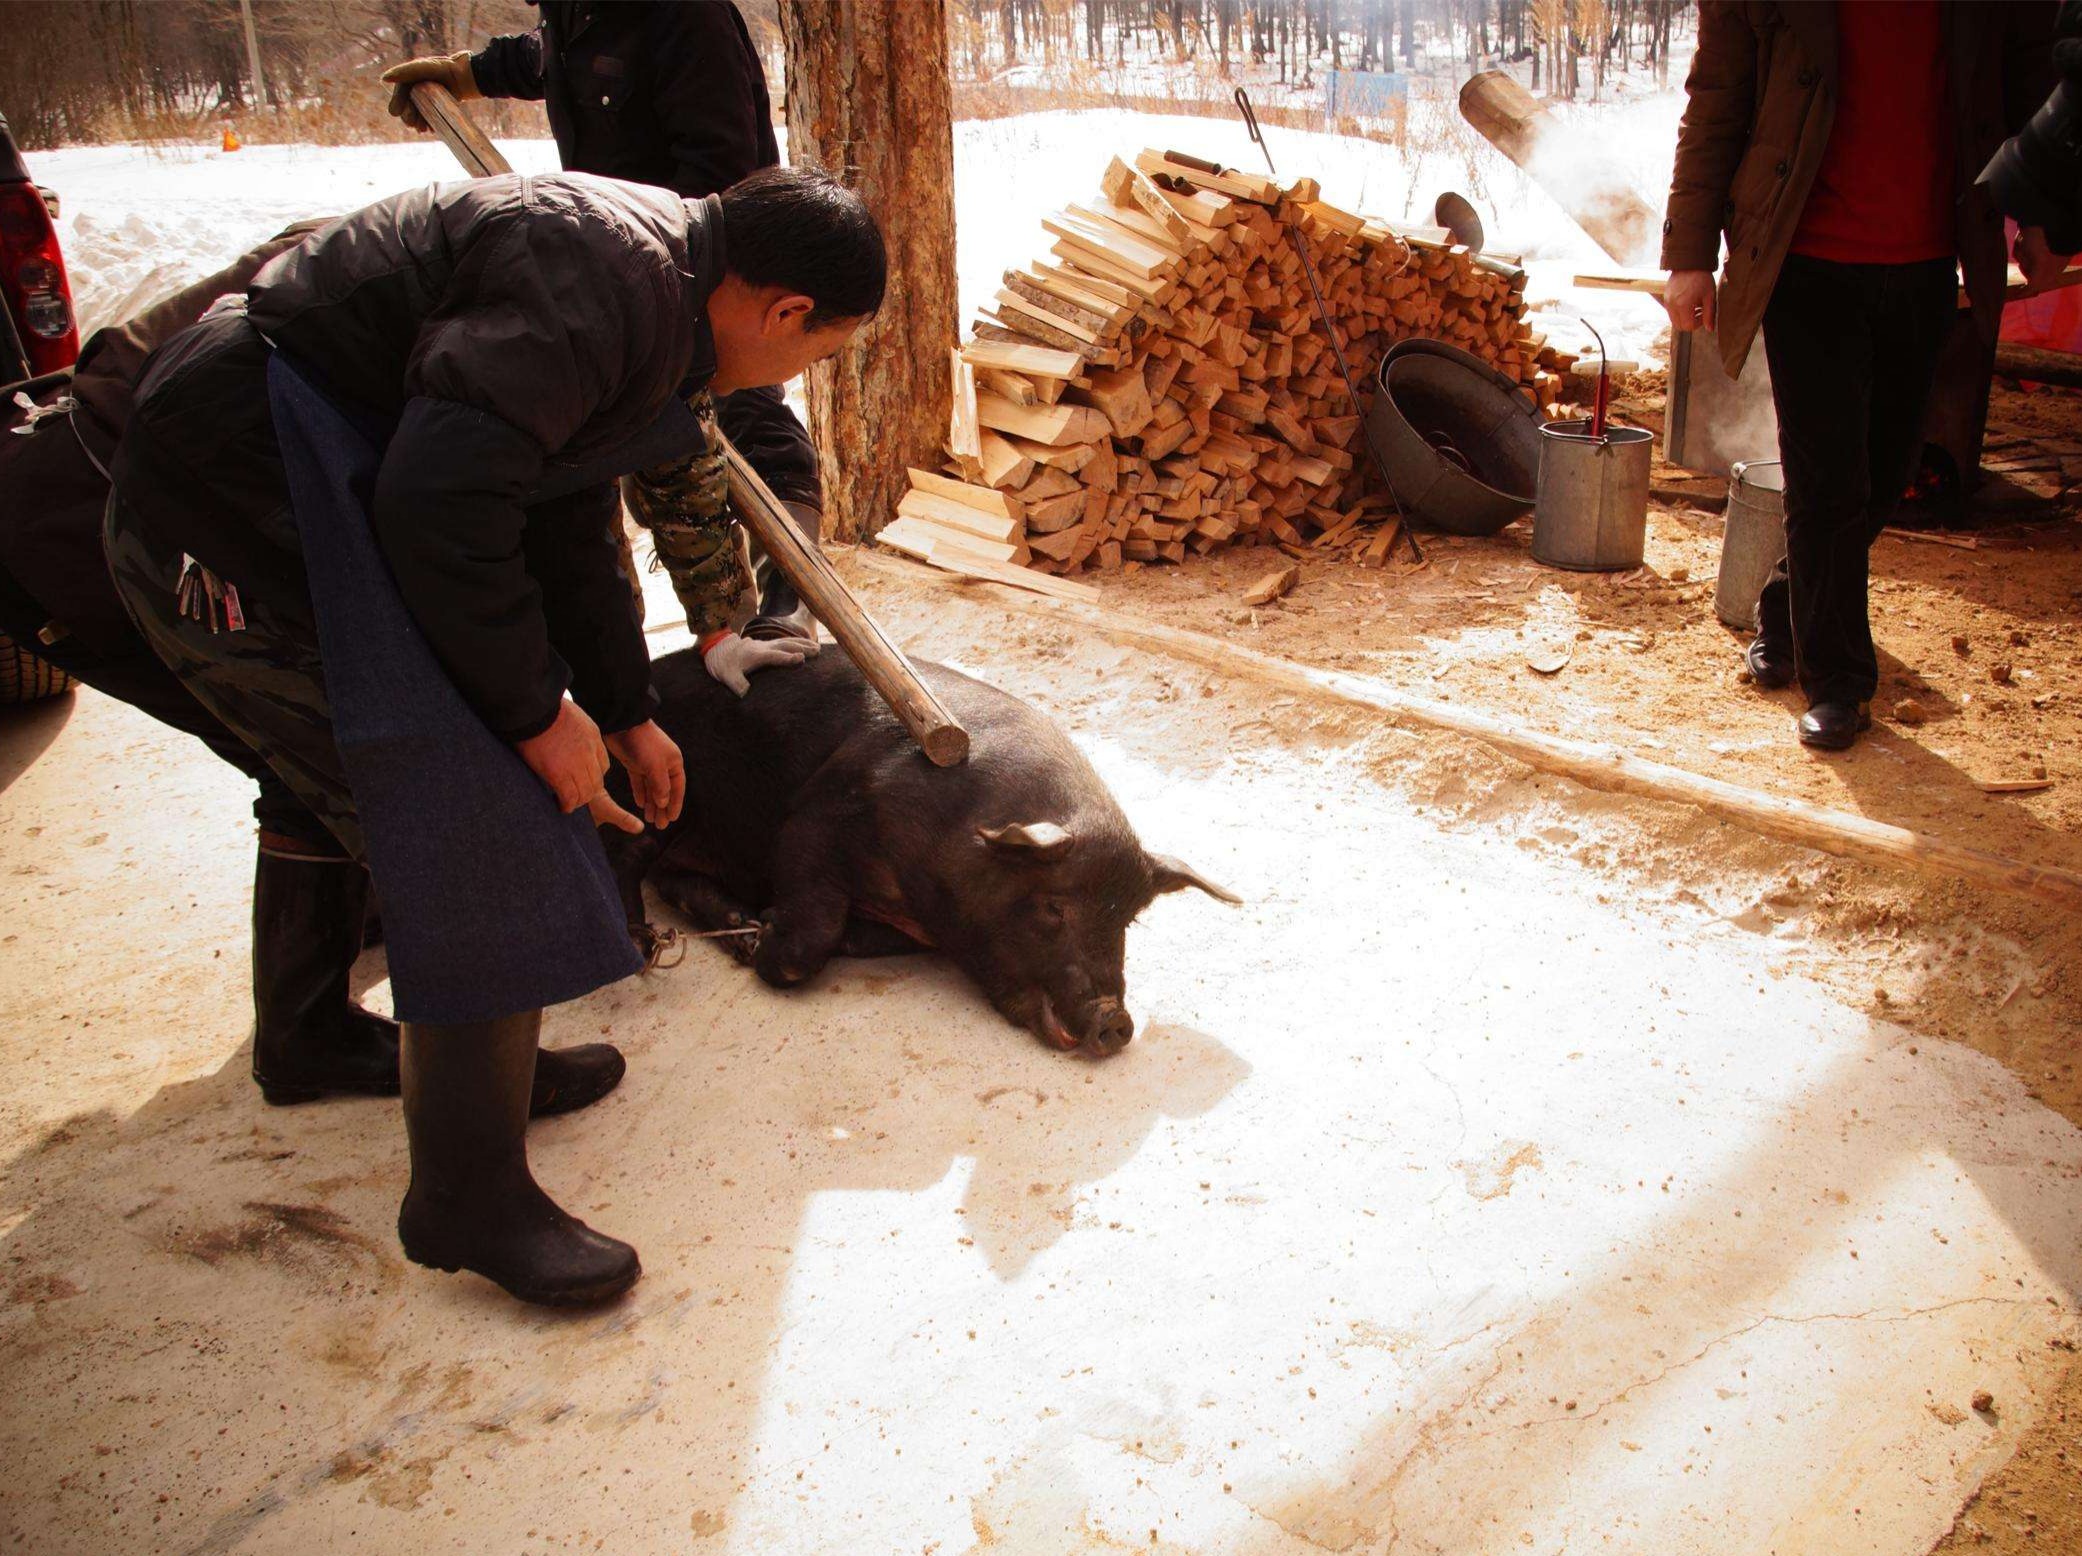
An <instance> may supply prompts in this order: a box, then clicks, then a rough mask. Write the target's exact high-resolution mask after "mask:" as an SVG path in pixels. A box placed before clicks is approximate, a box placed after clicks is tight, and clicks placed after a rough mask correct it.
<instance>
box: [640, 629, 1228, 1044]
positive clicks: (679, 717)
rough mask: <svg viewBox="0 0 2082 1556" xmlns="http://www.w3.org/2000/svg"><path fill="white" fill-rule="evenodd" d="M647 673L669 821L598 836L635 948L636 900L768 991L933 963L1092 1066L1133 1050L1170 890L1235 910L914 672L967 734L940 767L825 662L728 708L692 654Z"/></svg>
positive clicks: (984, 714)
mask: <svg viewBox="0 0 2082 1556" xmlns="http://www.w3.org/2000/svg"><path fill="white" fill-rule="evenodd" d="M651 668H652V676H653V680H654V681H655V684H656V685H657V688H658V693H659V696H660V697H661V699H662V701H663V706H662V707H660V708H659V710H658V723H659V724H660V725H661V726H662V727H663V728H664V730H665V732H666V733H667V734H669V735H671V736H672V738H673V739H674V740H676V741H678V742H679V745H680V749H681V750H682V751H683V752H684V753H685V754H686V761H687V803H686V808H685V810H684V811H683V812H682V813H681V817H680V820H679V821H678V822H677V823H676V824H674V825H673V826H672V827H670V828H667V829H665V830H663V831H646V832H645V833H643V834H642V835H641V836H640V837H630V836H627V835H625V834H623V833H620V832H615V831H611V830H603V832H602V834H601V836H602V838H603V840H604V841H605V842H606V844H607V849H608V856H609V858H610V859H611V860H612V861H613V863H614V867H615V873H616V876H617V879H618V880H619V882H620V885H621V890H622V901H623V903H624V905H625V906H626V907H627V909H628V912H629V924H630V932H631V933H632V934H633V935H635V936H636V938H637V942H638V944H639V945H640V946H642V947H644V948H645V949H646V950H650V949H652V948H654V947H655V946H656V944H657V941H658V936H657V934H656V932H655V931H653V930H652V929H651V928H650V926H649V925H648V924H647V923H646V922H645V916H644V906H643V885H644V883H645V882H646V881H648V882H649V883H650V884H651V885H652V886H653V887H654V888H656V890H657V892H658V895H659V896H660V897H662V898H663V899H664V900H665V901H666V902H668V903H670V904H671V905H672V906H673V907H675V908H677V909H679V910H680V911H681V912H682V913H685V914H686V915H687V916H688V917H689V918H690V919H692V920H693V921H694V924H695V926H696V927H697V928H698V929H701V930H719V929H735V928H739V927H745V926H753V927H755V931H756V932H755V933H753V934H747V935H743V936H733V937H727V938H723V939H721V940H720V941H719V942H718V943H719V944H721V945H723V946H724V947H726V948H728V949H731V950H732V951H734V952H735V953H736V954H737V955H738V956H739V957H740V958H741V959H742V960H745V961H748V962H749V963H750V964H751V966H752V967H753V968H755V969H756V970H757V971H758V973H759V976H760V977H762V978H764V979H765V980H766V981H767V982H768V983H770V984H773V985H774V986H775V987H777V988H787V987H791V986H793V985H795V984H799V983H802V982H804V981H805V980H807V979H809V978H813V977H815V976H816V975H817V973H818V972H819V971H820V970H821V969H822V968H823V966H824V964H825V963H826V962H827V961H829V960H830V959H831V958H832V957H834V956H894V955H902V954H905V953H908V952H913V951H917V950H920V949H924V948H932V949H937V950H939V951H941V952H944V953H945V954H946V955H947V956H948V957H950V958H952V959H953V960H954V962H955V963H956V964H958V965H959V966H960V967H961V968H962V969H963V971H965V972H967V973H968V975H969V976H970V977H971V978H973V979H975V980H976V982H977V984H978V985H980V986H981V987H982V989H983V992H984V993H985V994H987V995H988V996H989V997H990V1001H991V1003H992V1004H993V1005H995V1006H997V1008H998V1009H999V1011H1001V1012H1002V1013H1003V1014H1004V1016H1005V1017H1006V1019H1008V1020H1010V1021H1012V1022H1013V1023H1015V1024H1016V1025H1019V1026H1023V1027H1026V1028H1028V1029H1029V1030H1031V1031H1033V1032H1035V1033H1037V1034H1039V1035H1040V1036H1041V1037H1042V1038H1043V1039H1044V1040H1045V1041H1047V1042H1049V1043H1052V1044H1054V1045H1055V1046H1056V1047H1058V1048H1063V1049H1073V1048H1082V1049H1083V1050H1084V1051H1085V1052H1086V1053H1089V1054H1110V1053H1113V1052H1115V1051H1116V1050H1118V1049H1119V1048H1120V1047H1121V1046H1122V1045H1123V1044H1125V1043H1126V1042H1127V1041H1128V1040H1129V1038H1131V1037H1133V1036H1134V1035H1135V1023H1134V1019H1133V1018H1132V1017H1131V1016H1130V1015H1129V1014H1128V1012H1127V1009H1126V1007H1125V1005H1124V1004H1123V1001H1124V999H1125V997H1126V986H1125V982H1124V979H1123V973H1122V961H1123V958H1124V956H1125V954H1126V951H1127V938H1128V925H1129V924H1130V923H1132V922H1133V921H1134V919H1135V917H1136V915H1137V914H1139V913H1141V911H1142V910H1143V909H1144V908H1146V907H1148V906H1149V904H1150V902H1151V901H1152V900H1153V899H1155V898H1156V897H1158V896H1160V895H1161V894H1163V893H1165V892H1172V891H1180V890H1183V889H1184V888H1186V887H1188V886H1192V887H1197V888H1199V889H1200V890H1201V891H1204V892H1206V893H1207V894H1208V895H1209V896H1211V897H1216V898H1219V899H1220V900H1221V901H1223V902H1230V903H1233V902H1236V901H1238V900H1239V899H1238V898H1236V897H1235V896H1233V895H1231V894H1230V893H1229V892H1227V891H1224V890H1223V889H1222V888H1221V887H1219V886H1217V885H1215V884H1214V883H1213V882H1211V881H1209V880H1207V879H1206V878H1205V877H1203V876H1202V875H1200V874H1199V873H1198V872H1197V871H1195V870H1193V869H1191V868H1190V867H1189V866H1187V865H1184V864H1181V863H1180V862H1179V861H1177V860H1175V859H1168V858H1165V857H1164V856H1163V855H1161V854H1151V853H1148V852H1146V851H1145V850H1144V849H1143V847H1142V844H1141V843H1140V842H1139V841H1137V839H1136V837H1135V829H1134V828H1133V827H1132V826H1130V825H1129V824H1128V818H1127V817H1126V816H1125V815H1123V814H1122V813H1121V808H1120V806H1119V805H1118V804H1116V803H1115V802H1114V798H1113V796H1112V794H1111V793H1109V792H1108V791H1107V788H1106V785H1105V784H1104V783H1103V782H1101V781H1100V778H1099V775H1098V774H1097V773H1096V772H1094V771H1093V770H1092V766H1091V764H1090V763H1089V762H1087V761H1086V760H1085V759H1084V757H1083V756H1082V755H1081V754H1079V752H1078V750H1077V748H1076V747H1075V746H1073V745H1071V744H1070V742H1069V741H1068V740H1067V739H1065V738H1064V737H1063V735H1062V733H1061V732H1060V731H1059V730H1057V729H1056V728H1055V726H1054V725H1052V724H1050V723H1049V722H1048V720H1046V719H1045V718H1043V717H1042V716H1041V715H1040V714H1038V713H1036V712H1035V711H1034V710H1033V709H1032V708H1030V707H1028V706H1027V705H1026V704H1025V703H1023V702H1021V701H1019V700H1018V699H1017V698H1016V697H1011V696H1008V695H1006V694H1005V693H1004V692H1001V691H998V690H997V689H995V688H994V687H990V686H985V685H984V684H983V683H982V682H980V681H974V680H971V679H970V678H969V677H968V676H965V675H962V674H961V673H959V672H958V671H955V670H950V669H948V668H947V667H946V666H944V665H936V664H930V663H926V662H924V661H918V662H916V668H917V670H918V672H919V674H920V675H921V676H922V677H923V678H924V680H925V682H926V684H927V685H929V686H931V687H932V689H933V691H934V692H935V693H936V694H937V695H938V696H939V697H940V699H941V700H942V701H943V702H944V703H946V705H947V706H948V708H949V709H951V710H952V711H953V713H954V716H955V717H956V718H957V719H959V720H960V721H961V722H962V724H963V725H964V726H965V727H966V728H967V729H968V731H969V738H970V748H969V760H968V761H967V762H966V763H965V764H963V765H962V766H959V767H951V768H935V767H933V766H932V765H931V764H930V763H928V762H927V761H926V759H925V757H924V755H923V754H922V753H920V751H919V750H918V748H917V746H915V745H914V744H913V743H912V741H911V738H910V736H909V735H908V734H906V733H905V731H904V727H903V725H902V724H901V723H899V722H898V721H897V718H896V716H895V715H894V714H892V713H891V712H890V711H889V709H888V708H887V707H886V706H885V705H884V704H883V702H882V700H881V699H880V698H879V697H878V696H876V694H875V692H874V689H873V688H872V687H870V686H869V685H868V683H867V681H866V679H865V678H864V677H863V676H862V675H861V673H860V671H859V670H858V669H857V668H856V667H855V666H854V665H853V663H852V662H851V661H850V660H848V659H847V658H846V656H845V655H844V654H843V653H841V652H839V651H838V650H837V649H833V648H827V649H826V650H825V652H824V653H822V654H821V655H819V656H818V657H817V658H815V659H813V660H811V661H809V662H808V663H806V664H804V665H802V666H800V667H799V668H791V669H784V670H774V671H769V672H767V673H766V674H764V675H760V676H757V677H754V678H753V681H752V690H751V693H750V695H748V696H746V697H743V698H739V697H736V696H733V695H732V694H731V693H730V691H729V690H728V689H727V688H725V687H724V686H722V685H721V684H719V683H718V682H717V681H716V680H715V679H714V678H713V677H711V676H710V675H709V673H708V671H707V670H706V669H705V668H703V666H702V663H701V660H700V657H699V656H698V655H697V654H695V653H694V652H693V651H692V650H686V651H683V652H680V653H676V654H669V655H667V656H665V657H664V658H662V659H660V660H658V661H657V662H656V663H655V664H654V665H653V666H652V667H651ZM621 798H622V799H623V800H624V802H625V803H626V799H627V796H626V792H624V793H623V794H622V795H621Z"/></svg>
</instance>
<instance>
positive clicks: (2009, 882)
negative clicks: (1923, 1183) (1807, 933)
mask: <svg viewBox="0 0 2082 1556" xmlns="http://www.w3.org/2000/svg"><path fill="white" fill-rule="evenodd" d="M859 560H860V562H861V563H862V564H863V565H865V566H867V567H869V568H871V569H872V570H874V571H877V572H883V573H886V574H888V575H890V576H892V577H901V578H903V579H905V580H906V581H908V582H913V583H917V582H924V581H927V580H930V581H932V582H933V583H935V584H937V585H939V586H940V587H942V588H947V587H957V586H956V585H953V584H952V583H951V581H950V580H949V579H948V576H947V575H946V574H945V573H939V572H934V571H932V570H930V569H927V568H922V567H918V566H916V565H915V564H912V563H909V562H902V561H899V560H897V559H896V558H894V557H882V556H877V555H873V554H871V553H868V552H862V553H861V554H860V558H859ZM958 587H962V588H985V589H989V590H990V591H992V592H991V598H992V600H993V602H994V603H996V604H999V605H1002V606H1004V607H1005V608H1007V609H1008V610H1020V611H1026V612H1028V613H1030V614H1033V615H1042V616H1056V617H1062V618H1067V619H1069V620H1072V621H1075V622H1077V623H1079V624H1080V625H1081V626H1084V627H1086V628H1088V629H1090V630H1092V631H1094V632H1099V633H1103V634H1104V635H1106V636H1107V637H1112V638H1118V639H1120V640H1122V641H1124V642H1128V643H1133V644H1136V645H1138V646H1141V647H1144V648H1151V649H1155V650H1157V651H1159V652H1161V653H1167V654H1173V655H1176V656H1178V657H1179V658H1182V659H1190V660H1193V661H1194V662H1196V663H1198V664H1203V665H1206V666H1208V667H1209V668H1211V669H1216V670H1224V671H1227V672H1229V673H1230V674H1234V675H1247V676H1250V677H1251V678H1252V679H1253V680H1258V681H1263V682H1265V683H1266V684H1268V685H1272V686H1278V687H1281V688H1283V689H1285V690H1287V691H1291V692H1296V693H1300V694H1303V695H1308V696H1316V697H1333V698H1336V699H1337V700H1338V701H1340V702H1349V703H1354V704H1357V705H1358V706H1360V707H1363V708H1372V709H1374V710H1375V711H1376V712H1380V713H1386V714H1390V715H1392V716H1394V717H1395V718H1398V719H1408V720H1409V721H1410V722H1412V723H1415V724H1425V725H1429V726H1431V727H1432V728H1434V729H1444V730H1450V731H1452V732H1453V733H1455V734H1459V735H1467V736H1470V737H1472V738H1473V739H1476V740H1479V741H1481V742H1482V743H1483V744H1484V745H1487V746H1490V747H1492V748H1493V749H1495V750H1497V751H1501V752H1503V753H1504V754H1505V755H1506V756H1510V757H1514V758H1516V759H1517V760H1518V761H1521V762H1524V763H1525V764H1526V765H1527V766H1529V767H1536V768H1538V769H1540V770H1541V771H1542V772H1550V773H1559V774H1561V775H1562V776H1563V777H1566V778H1573V779H1575V780H1576V782H1578V783H1580V784H1583V785H1584V786H1585V787H1587V788H1592V789H1603V790H1608V791H1612V792H1616V793H1621V794H1635V795H1640V796H1642V797H1643V798H1645V799H1654V800H1671V801H1675V802H1676V803H1678V804H1681V805H1696V806H1698V807H1699V808H1700V809H1701V810H1705V811H1708V812H1710V813H1712V814H1714V815H1717V816H1723V817H1726V818H1727V819H1729V820H1731V821H1735V822H1738V823H1740V824H1741V825H1743V826H1746V827H1748V828H1750V829H1751V830H1752V831H1755V832H1761V833H1763V834H1765V835H1766V836H1767V837H1775V838H1780V839H1783V840H1784V841H1786V842H1789V843H1797V844H1799V845H1800V846H1801V847H1803V848H1813V849H1818V850H1820V851H1821V852H1823V853H1825V854H1835V855H1837V856H1838V857H1840V858H1845V859H1857V860H1861V861H1863V862H1865V863H1867V864H1880V865H1892V866H1895V867H1897V868H1902V869H1910V870H1920V871H1924V872H1926V873H1931V874H1938V875H1952V876H1957V877H1959V878H1960V879H1962V880H1966V881H1971V882H1973V883H1974V884H1975V885H1977V886H1985V887H1988V888H1990V889H1992V890H1995V891H1999V892H2004V893H2007V894H2008V895H2010V896H2013V897H2024V898H2028V899H2030V900H2031V901H2034V902H2038V903H2042V904H2044V905H2046V906H2048V907H2053V908H2058V909H2061V910H2062V911H2064V912H2068V913H2076V914H2082V873H2078V872H2076V871H2073V870H2066V869H2062V868H2061V867H2059V866H2058V865H2039V864H2031V863H2029V862H2027V861H2024V860H2018V859H2009V858H2005V857H2004V856H2003V855H2001V854H1991V853H1988V852H1986V851H1985V850H1983V849H1978V848H1969V847H1967V846H1966V845H1964V844H1962V843H1953V842H1948V841H1946V840H1945V839H1944V838H1940V837H1933V836H1931V835H1930V834H1929V833H1927V832H1912V831H1910V830H1909V829H1908V828H1906V827H1897V826H1890V825H1889V824H1887V823H1886V822H1883V821H1873V820H1870V819H1868V818H1867V817H1864V816H1857V815H1853V814H1851V813H1850V812H1849V811H1841V810H1829V809H1826V808H1824V807H1822V806H1819V805H1810V804H1808V803H1806V802H1805V801H1803V800H1792V799H1785V798H1782V797H1780V796H1778V795H1775V794H1765V793H1762V792H1760V791H1758V790H1755V789H1745V788H1742V787H1740V786H1739V785H1737V784H1732V783H1724V782H1722V781H1721V780H1720V779H1718V778H1707V777H1704V776H1702V775H1700V774H1698V773H1689V772H1686V771H1684V770H1683V769H1682V768H1678V767H1669V766H1665V765H1664V764H1663V763H1661V762H1645V761H1643V760H1641V759H1640V758H1639V757H1635V756H1629V755H1627V754H1626V753H1625V752H1624V751H1619V750H1616V749H1615V748H1613V747H1611V746H1600V745H1593V744H1591V743H1590V742H1588V741H1582V740H1570V739H1568V738H1567V737H1565V736H1562V735H1549V734H1543V733H1541V732H1540V731H1537V730H1529V729H1526V728H1524V727H1522V726H1520V725H1518V724H1514V723H1512V722H1511V721H1510V720H1508V719H1501V718H1496V717H1494V716H1492V715H1490V714H1486V713H1477V712H1475V711H1474V710H1473V709H1470V708H1460V707H1455V706H1454V705H1453V704H1451V703H1445V702H1433V701H1430V700H1428V699H1426V698H1422V697H1413V696H1411V695H1409V694H1408V693H1406V692H1399V691H1396V690H1395V689H1394V688H1393V687H1389V686H1383V685H1382V684H1380V683H1379V682H1378V681H1369V680H1366V679H1364V678H1362V677H1360V676H1354V675H1346V674H1343V673H1341V672H1339V671H1336V670H1318V669H1315V668H1314V667H1312V666H1309V665H1300V664H1296V663H1294V662H1293V661H1292V660H1287V659H1280V658H1276V657H1274V656H1273V655H1271V654H1261V653H1258V652H1257V651H1255V650H1253V649H1248V648H1244V647H1242V646H1240V645H1238V644H1235V643H1230V642H1226V641H1224V640H1223V639H1221V638H1217V637H1210V636H1208V635H1207V634H1205V633H1200V632H1188V631H1184V630H1182V629H1180V628H1177V627H1166V626H1161V625H1159V624H1157V623H1155V622H1145V621H1136V620H1134V619H1133V618H1132V617H1124V616H1122V615H1121V614H1120V613H1119V612H1118V611H1111V610H1101V609H1098V608H1096V607H1093V606H1089V605H1080V604H1077V603H1075V602H1073V601H1068V600H1059V599H1054V598H1051V597H1049V596H1045V595H1038V594H1027V593H1024V592H1022V591H1020V590H1015V589H1007V588H1005V587H1003V586H1002V585H999V584H974V583H963V584H961V585H958Z"/></svg>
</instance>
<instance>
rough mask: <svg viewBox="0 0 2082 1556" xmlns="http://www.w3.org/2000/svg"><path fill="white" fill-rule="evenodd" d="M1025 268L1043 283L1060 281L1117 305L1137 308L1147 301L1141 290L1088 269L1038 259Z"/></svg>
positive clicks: (1073, 298) (1074, 298) (1073, 297)
mask: <svg viewBox="0 0 2082 1556" xmlns="http://www.w3.org/2000/svg"><path fill="white" fill-rule="evenodd" d="M1027 268H1028V270H1029V271H1031V272H1032V274H1033V276H1034V278H1035V279H1036V280H1037V281H1040V282H1042V283H1043V284H1046V283H1048V282H1050V281H1055V282H1060V283H1062V284H1063V285H1065V286H1069V287H1072V288H1075V289H1076V290H1078V291H1085V292H1092V293H1096V294H1097V295H1098V296H1100V297H1102V298H1104V299H1106V300H1107V301H1108V302H1111V303H1113V304H1115V305H1116V306H1119V307H1127V308H1139V307H1141V306H1142V305H1143V304H1144V303H1146V302H1147V301H1148V298H1147V297H1145V296H1144V295H1143V294H1142V293H1141V292H1137V291H1133V290H1131V289H1130V288H1129V287H1127V286H1126V285H1124V284H1123V283H1121V282H1119V281H1109V280H1107V279H1106V278H1105V277H1104V276H1097V275H1093V274H1092V273H1091V272H1090V271H1088V270H1070V269H1066V268H1065V267H1063V266H1061V265H1051V264H1049V263H1048V262H1047V261H1046V260H1039V259H1037V260H1035V261H1034V262H1033V264H1031V265H1029V266H1028V267H1027ZM1070 300H1071V301H1072V302H1076V301H1078V300H1079V299H1078V298H1076V297H1075V296H1072V297H1071V299H1070Z"/></svg>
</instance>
